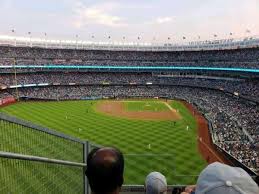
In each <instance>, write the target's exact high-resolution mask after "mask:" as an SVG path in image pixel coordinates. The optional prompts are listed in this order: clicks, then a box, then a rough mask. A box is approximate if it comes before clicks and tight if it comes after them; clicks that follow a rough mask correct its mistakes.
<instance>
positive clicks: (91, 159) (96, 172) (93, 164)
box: [86, 147, 124, 194]
mask: <svg viewBox="0 0 259 194" xmlns="http://www.w3.org/2000/svg"><path fill="white" fill-rule="evenodd" d="M123 172H124V158H123V155H122V153H121V152H120V151H119V150H117V149H115V148H109V147H107V148H97V149H94V150H92V151H91V152H90V153H89V155H88V158H87V169H86V176H87V178H88V181H89V184H90V187H91V190H92V193H94V194H117V193H119V191H120V188H121V186H122V184H123Z"/></svg>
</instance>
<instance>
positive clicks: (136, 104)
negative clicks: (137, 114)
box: [124, 100, 169, 112]
mask: <svg viewBox="0 0 259 194" xmlns="http://www.w3.org/2000/svg"><path fill="white" fill-rule="evenodd" d="M124 104H125V107H126V110H127V111H153V112H160V111H168V110H169V109H168V107H167V106H166V105H165V104H164V103H163V102H161V101H148V100H147V101H134V100H132V101H125V102H124Z"/></svg>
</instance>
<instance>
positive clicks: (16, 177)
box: [0, 113, 89, 193]
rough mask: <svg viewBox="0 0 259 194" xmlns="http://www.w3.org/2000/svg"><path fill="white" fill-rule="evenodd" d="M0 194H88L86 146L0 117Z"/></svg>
mask: <svg viewBox="0 0 259 194" xmlns="http://www.w3.org/2000/svg"><path fill="white" fill-rule="evenodd" d="M0 150H1V151H0V184H1V187H0V193H89V188H88V184H87V180H86V177H85V173H84V168H85V166H86V158H87V154H88V151H89V143H88V142H84V141H81V140H79V139H76V138H72V137H69V136H66V135H64V134H61V133H58V132H55V131H51V130H49V129H47V128H44V127H40V126H37V125H34V124H32V123H29V122H26V121H23V120H20V119H17V118H13V117H10V116H7V115H5V114H2V113H0Z"/></svg>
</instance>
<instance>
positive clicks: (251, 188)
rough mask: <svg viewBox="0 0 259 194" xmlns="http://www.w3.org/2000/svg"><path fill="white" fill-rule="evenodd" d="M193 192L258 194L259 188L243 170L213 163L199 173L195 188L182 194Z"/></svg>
mask: <svg viewBox="0 0 259 194" xmlns="http://www.w3.org/2000/svg"><path fill="white" fill-rule="evenodd" d="M194 192H195V194H259V188H258V186H257V184H256V183H255V182H254V181H253V179H252V178H251V177H250V176H249V174H247V172H246V171H244V170H243V169H241V168H237V167H231V166H228V165H225V164H221V163H218V162H215V163H212V164H210V165H208V166H207V167H206V168H205V169H204V170H203V171H202V172H201V174H200V176H199V178H198V181H197V184H196V188H195V187H192V188H191V187H187V188H186V190H185V192H183V193H182V194H190V193H194Z"/></svg>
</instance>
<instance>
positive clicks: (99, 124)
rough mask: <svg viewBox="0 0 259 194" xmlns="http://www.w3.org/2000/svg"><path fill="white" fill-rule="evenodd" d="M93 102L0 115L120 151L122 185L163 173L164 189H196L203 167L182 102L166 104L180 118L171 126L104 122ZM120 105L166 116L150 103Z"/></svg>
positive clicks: (22, 106) (20, 106)
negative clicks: (180, 186)
mask: <svg viewBox="0 0 259 194" xmlns="http://www.w3.org/2000/svg"><path fill="white" fill-rule="evenodd" d="M97 102H98V101H65V102H20V103H17V104H14V105H11V106H8V107H5V108H1V110H0V111H1V112H4V113H7V114H10V115H13V116H16V117H19V118H21V119H25V120H29V121H31V122H33V123H36V124H39V125H42V126H46V127H49V128H51V129H55V130H57V131H59V132H62V133H65V134H68V135H71V136H74V137H78V138H80V139H85V140H89V141H91V142H93V143H96V144H100V145H104V146H115V147H118V148H120V149H121V151H122V152H123V153H124V155H125V162H126V169H125V184H143V183H144V180H145V176H146V175H147V174H148V173H149V172H151V171H159V172H162V173H163V174H164V175H165V176H166V178H167V180H168V184H193V183H195V178H194V177H193V175H198V174H199V173H200V171H201V170H202V169H203V168H204V167H205V165H206V163H205V161H204V160H203V159H202V157H201V156H200V154H199V152H198V149H197V133H196V129H197V123H196V121H195V119H194V118H193V116H192V115H191V113H190V112H189V111H188V109H186V108H185V106H184V105H183V104H182V103H181V102H178V101H172V102H171V104H170V105H171V107H173V108H175V109H178V110H179V113H180V114H181V116H182V119H181V120H178V121H176V124H175V125H174V124H173V122H172V121H143V120H133V119H125V118H118V117H112V116H108V115H105V114H102V113H99V112H97V111H96V109H95V107H96V103H97ZM125 104H126V107H127V108H126V109H127V110H128V111H168V110H169V108H168V107H167V106H166V105H165V104H164V103H162V102H159V101H155V100H148V101H146V102H145V101H139V102H125ZM146 104H149V105H150V106H146ZM147 107H148V108H147ZM146 108H147V109H146ZM187 125H188V126H189V127H190V129H189V130H188V131H187V130H186V126H187ZM24 141H26V139H25V140H24ZM64 149H66V148H64Z"/></svg>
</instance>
